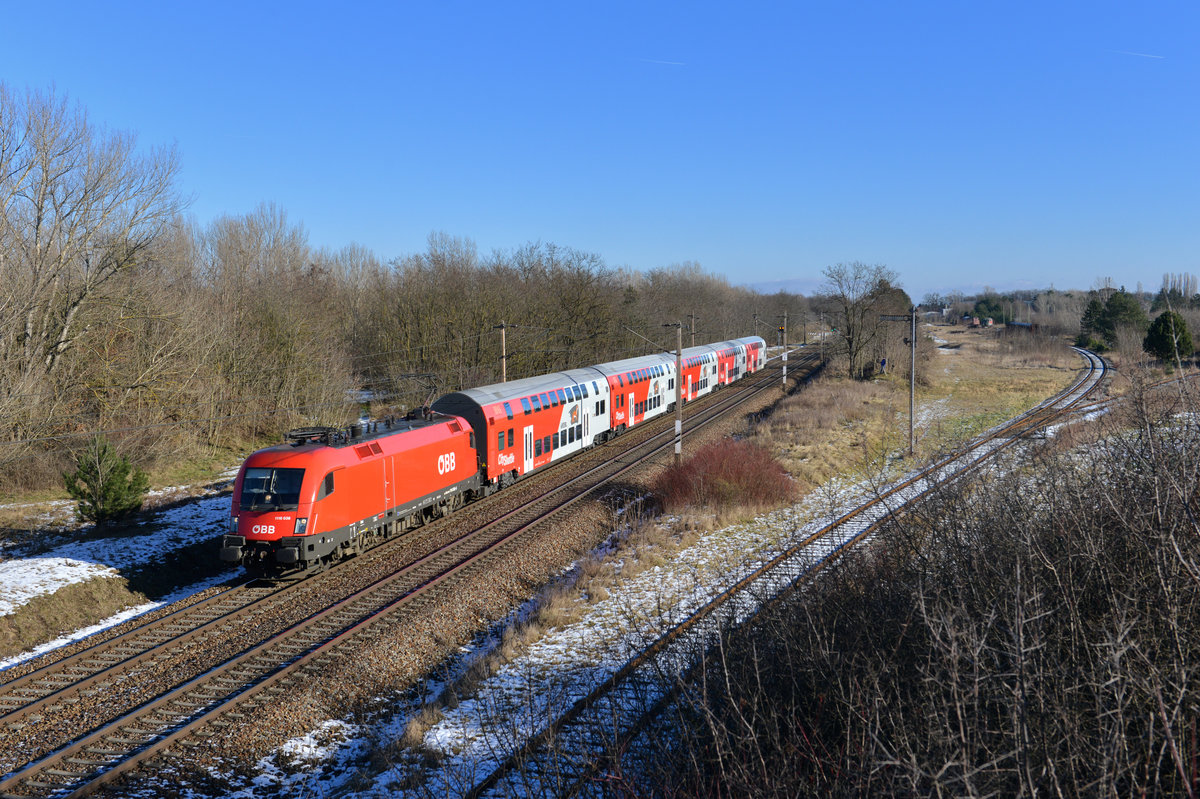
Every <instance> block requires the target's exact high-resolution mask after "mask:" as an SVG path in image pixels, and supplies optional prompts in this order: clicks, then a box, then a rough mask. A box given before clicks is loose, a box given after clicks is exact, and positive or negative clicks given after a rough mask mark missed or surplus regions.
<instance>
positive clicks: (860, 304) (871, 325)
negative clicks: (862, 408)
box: [822, 261, 908, 377]
mask: <svg viewBox="0 0 1200 799" xmlns="http://www.w3.org/2000/svg"><path fill="white" fill-rule="evenodd" d="M822 274H824V275H825V286H824V288H825V291H826V293H827V294H828V296H829V299H830V301H831V304H832V306H833V310H834V313H835V315H836V316H835V319H836V321H835V322H834V326H835V327H837V328H838V338H837V340H838V341H840V342H841V346H842V352H843V354H844V355H845V357H846V362H847V368H848V369H849V373H850V375H851V376H853V377H858V376H861V375H862V373H863V371H864V369H865V368H866V366H867V364H866V358H867V356H868V355H870V354H871V353H872V352H874V351H875V348H876V345H877V343H878V341H879V339H881V338H882V337H883V336H884V335H885V332H884V331H885V330H886V328H885V326H884V323H883V322H882V321H881V320H880V318H879V317H880V315H881V314H883V313H905V312H907V311H908V308H907V307H904V306H905V305H907V300H906V299H905V301H900V302H897V301H896V300H897V298H896V296H895V292H897V291H898V290H897V289H896V286H895V283H896V279H897V274H896V273H895V272H894V271H892V270H891V269H888V268H887V267H885V266H883V265H882V264H864V263H862V262H861V261H854V262H853V263H849V264H844V263H843V264H835V265H833V266H829V267H826V269H825V270H824V272H823V273H822ZM897 305H898V306H899V307H895V306H897Z"/></svg>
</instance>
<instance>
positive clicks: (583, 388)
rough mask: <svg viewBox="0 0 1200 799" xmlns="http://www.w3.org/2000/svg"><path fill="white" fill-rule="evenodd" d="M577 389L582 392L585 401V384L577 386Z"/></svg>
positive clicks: (586, 394)
mask: <svg viewBox="0 0 1200 799" xmlns="http://www.w3.org/2000/svg"><path fill="white" fill-rule="evenodd" d="M578 389H579V391H581V392H583V398H584V399H587V396H588V393H587V383H581V384H580V385H579V386H578Z"/></svg>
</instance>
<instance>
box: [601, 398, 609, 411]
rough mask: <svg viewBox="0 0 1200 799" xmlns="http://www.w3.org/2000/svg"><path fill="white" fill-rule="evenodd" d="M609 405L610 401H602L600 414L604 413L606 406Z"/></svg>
mask: <svg viewBox="0 0 1200 799" xmlns="http://www.w3.org/2000/svg"><path fill="white" fill-rule="evenodd" d="M606 405H608V400H600V413H601V414H603V413H604V406H606Z"/></svg>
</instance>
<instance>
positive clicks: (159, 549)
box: [0, 494, 229, 668]
mask: <svg viewBox="0 0 1200 799" xmlns="http://www.w3.org/2000/svg"><path fill="white" fill-rule="evenodd" d="M228 516H229V496H228V495H220V494H217V495H214V496H208V497H204V498H202V499H198V500H195V501H190V502H185V503H183V504H181V505H179V506H177V507H174V508H167V509H164V510H161V511H159V512H157V513H155V514H154V515H153V517H152V519H151V520H149V521H147V522H144V523H143V524H142V525H140V526H139V527H137V528H134V530H133V532H132V533H129V534H122V535H118V536H111V537H106V538H96V539H93V540H90V541H76V542H72V543H66V544H62V545H59V546H55V547H53V548H51V549H49V550H48V551H45V552H37V553H36V554H35V553H34V552H33V550H32V548H31V547H29V546H15V547H10V548H9V549H8V550H6V551H5V552H4V557H5V558H6V559H5V560H4V561H3V562H0V614H8V613H12V612H13V611H15V610H16V609H17V608H19V607H20V606H22V605H24V604H26V603H27V602H29V601H30V600H31V599H33V598H34V597H37V596H43V595H46V594H52V593H54V592H55V591H57V590H59V589H60V588H63V587H64V586H66V585H69V584H71V583H78V582H84V581H86V580H91V579H95V578H97V577H113V576H116V575H117V573H118V570H121V569H128V568H132V567H136V566H144V565H147V564H149V563H153V562H154V561H156V560H159V559H160V558H161V557H162V556H163V554H164V553H167V552H170V551H172V550H175V549H179V548H182V547H186V546H190V545H192V544H195V543H198V542H201V541H204V540H206V539H210V538H212V537H213V536H215V535H218V534H219V533H220V532H221V531H222V530H223V529H224V527H225V525H226V524H227V522H226V519H227V518H228ZM195 590H200V588H194V589H193V591H195ZM156 606H157V605H155V607H156ZM145 609H148V607H147V608H144V609H143V610H142V611H141V612H144V611H145ZM129 614H130V612H129V611H126V613H125V614H122V616H124V618H121V619H118V620H116V621H114V620H112V619H110V620H107V621H105V622H104V623H103V624H102V625H101V626H100V627H97V628H96V629H101V628H102V627H106V626H111V625H112V624H118V623H120V621H124V619H125V618H129ZM132 615H136V613H134V614H132ZM114 618H115V617H114ZM77 637H81V636H77ZM23 658H24V656H22V658H21V659H23ZM12 662H13V661H5V662H3V663H0V668H3V667H5V666H7V665H11V664H12Z"/></svg>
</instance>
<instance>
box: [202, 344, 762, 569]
mask: <svg viewBox="0 0 1200 799" xmlns="http://www.w3.org/2000/svg"><path fill="white" fill-rule="evenodd" d="M765 361H766V342H765V341H763V339H762V338H759V337H758V336H750V337H746V338H739V339H733V340H730V341H723V342H718V343H716V344H707V345H703V346H698V347H690V348H688V349H686V350H684V351H683V358H682V361H681V364H682V366H681V369H680V371H679V374H678V375H677V374H676V367H675V356H674V354H673V353H666V352H664V353H660V354H656V355H645V356H640V357H636V358H626V359H624V360H620V361H611V362H608V363H601V364H596V365H594V366H586V367H580V368H577V369H570V370H567V371H564V372H555V373H552V374H546V375H538V376H536V377H528V378H524V379H521V380H514V381H510V382H507V383H494V384H492V385H487V386H480V387H478V388H468V389H463V390H461V391H456V392H453V393H451V394H447V395H445V396H443V397H440V398H438V399H437V400H435V401H434V402H433V404H432V405H430V406H428V407H425V408H420V409H418V410H414V411H412V412H409V413H408V414H407V415H405V416H403V417H388V418H385V419H381V420H378V421H371V422H367V423H365V424H364V423H359V424H355V425H352V426H350V427H346V428H332V427H309V428H302V429H299V430H293V431H291V432H289V433H288V434H287V436H286V441H285V443H283V444H279V445H276V446H273V447H267V448H266V449H261V450H258V451H257V452H255V453H253V454H252V455H250V457H248V458H247V459H246V461H245V463H243V464H242V467H241V469H240V470H239V471H238V476H237V479H236V480H235V481H234V489H233V502H232V507H231V510H230V519H229V532H228V534H227V535H225V537H224V540H223V542H222V546H221V551H220V556H221V559H222V560H223V561H225V562H227V563H240V564H242V565H243V566H245V567H246V569H247V570H248V571H250V572H251V573H254V574H264V575H270V574H276V573H281V572H286V571H290V570H295V569H315V568H317V567H319V566H321V565H324V564H327V563H330V562H333V561H335V560H338V559H339V558H343V557H347V556H350V555H354V554H356V553H357V552H359V551H361V549H362V548H363V547H364V546H365V545H369V544H371V543H373V542H375V541H378V540H382V539H384V538H387V537H389V536H392V535H397V534H399V533H403V532H405V531H407V530H411V529H413V528H415V527H418V526H420V525H422V524H424V523H425V522H426V521H429V520H430V519H433V518H437V517H440V516H442V515H443V514H445V513H447V512H449V511H452V510H455V509H456V508H458V507H459V506H461V505H462V504H463V503H464V502H467V501H471V500H474V499H477V498H480V497H484V496H487V495H489V494H492V493H494V492H495V491H498V490H500V489H501V488H503V487H504V486H508V485H511V484H512V483H513V482H514V481H516V480H518V479H521V478H524V477H526V476H527V475H529V474H531V473H533V472H536V471H538V470H539V469H542V468H545V467H546V466H549V465H550V464H552V463H556V462H558V461H559V460H562V459H563V458H568V457H571V456H572V455H575V454H576V453H578V452H581V451H583V450H584V449H588V448H590V447H592V446H595V445H597V444H601V443H603V442H605V441H607V440H608V439H610V438H612V437H613V436H615V435H618V434H620V433H621V432H622V431H624V430H626V429H628V428H630V427H634V426H636V425H639V424H643V423H645V422H647V421H649V420H651V419H654V418H656V417H658V416H661V415H663V414H665V413H668V412H669V411H671V410H673V408H674V404H673V403H674V398H675V393H676V385H677V382H678V384H679V385H680V387H681V388H684V387H686V388H687V389H688V390H687V391H684V392H683V396H684V401H685V402H686V401H689V400H693V399H696V398H698V397H700V396H703V395H704V394H707V393H709V392H711V391H713V390H715V389H716V388H718V387H719V386H722V385H725V384H727V383H730V382H733V381H735V380H737V379H739V378H740V377H742V376H743V375H745V374H750V373H753V372H757V371H758V370H759V369H761V368H762V367H763V366H764V364H765ZM647 389H651V390H650V391H647ZM468 464H470V468H467V467H468Z"/></svg>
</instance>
